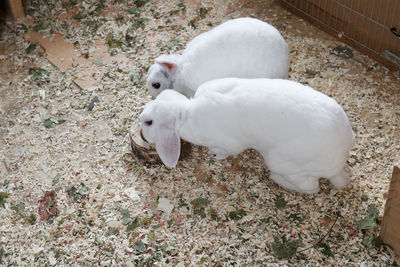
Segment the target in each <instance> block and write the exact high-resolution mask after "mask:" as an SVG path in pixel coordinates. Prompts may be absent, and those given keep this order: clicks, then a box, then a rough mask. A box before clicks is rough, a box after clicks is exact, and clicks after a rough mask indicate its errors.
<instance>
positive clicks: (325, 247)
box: [315, 242, 334, 257]
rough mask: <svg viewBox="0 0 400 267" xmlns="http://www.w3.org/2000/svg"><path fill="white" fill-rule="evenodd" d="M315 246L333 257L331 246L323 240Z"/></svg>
mask: <svg viewBox="0 0 400 267" xmlns="http://www.w3.org/2000/svg"><path fill="white" fill-rule="evenodd" d="M315 247H316V248H317V249H318V250H319V251H321V252H322V254H324V255H326V256H328V257H333V256H334V255H333V252H332V250H331V248H330V247H329V245H328V244H326V243H324V242H321V243H318V244H316V245H315Z"/></svg>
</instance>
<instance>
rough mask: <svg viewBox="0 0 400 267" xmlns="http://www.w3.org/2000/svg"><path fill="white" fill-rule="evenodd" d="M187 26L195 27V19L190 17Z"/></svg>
mask: <svg viewBox="0 0 400 267" xmlns="http://www.w3.org/2000/svg"><path fill="white" fill-rule="evenodd" d="M188 26H190V27H192V28H193V29H197V25H196V19H191V20H190V21H189V23H188Z"/></svg>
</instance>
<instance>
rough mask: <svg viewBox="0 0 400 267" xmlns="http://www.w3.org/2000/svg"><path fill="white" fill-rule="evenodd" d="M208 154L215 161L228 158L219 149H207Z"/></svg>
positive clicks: (226, 154) (225, 153) (224, 152)
mask: <svg viewBox="0 0 400 267" xmlns="http://www.w3.org/2000/svg"><path fill="white" fill-rule="evenodd" d="M208 154H209V155H212V156H214V157H215V158H216V159H217V160H223V159H226V158H227V157H228V156H229V154H228V153H227V152H226V151H224V150H223V149H220V148H209V149H208Z"/></svg>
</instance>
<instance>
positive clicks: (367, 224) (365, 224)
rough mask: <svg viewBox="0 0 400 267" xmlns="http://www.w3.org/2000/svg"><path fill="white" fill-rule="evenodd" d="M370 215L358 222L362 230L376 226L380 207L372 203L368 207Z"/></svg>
mask: <svg viewBox="0 0 400 267" xmlns="http://www.w3.org/2000/svg"><path fill="white" fill-rule="evenodd" d="M367 213H368V215H367V216H366V217H365V218H364V219H361V220H359V221H358V222H357V226H358V228H359V229H361V230H366V229H371V228H374V227H375V226H376V225H377V223H376V216H377V215H378V208H377V207H376V206H375V205H370V206H369V207H368V208H367Z"/></svg>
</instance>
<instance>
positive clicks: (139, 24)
mask: <svg viewBox="0 0 400 267" xmlns="http://www.w3.org/2000/svg"><path fill="white" fill-rule="evenodd" d="M145 23H146V19H145V18H137V19H136V20H135V21H134V22H133V23H132V28H133V30H136V29H139V28H142V29H144V26H145Z"/></svg>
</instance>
